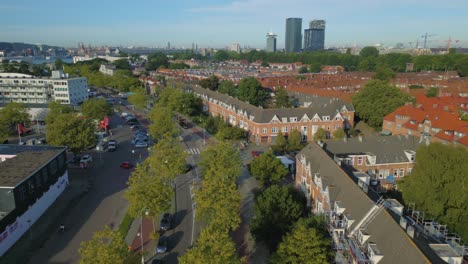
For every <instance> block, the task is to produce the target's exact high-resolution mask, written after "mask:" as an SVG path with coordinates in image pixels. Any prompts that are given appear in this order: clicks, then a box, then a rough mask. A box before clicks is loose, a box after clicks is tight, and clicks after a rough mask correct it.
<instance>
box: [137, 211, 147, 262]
mask: <svg viewBox="0 0 468 264" xmlns="http://www.w3.org/2000/svg"><path fill="white" fill-rule="evenodd" d="M143 211H144V212H145V215H149V211H148V209H146V208H143V209H141V212H140V214H141V224H140V241H141V264H145V254H144V253H143ZM137 235H138V234H137Z"/></svg>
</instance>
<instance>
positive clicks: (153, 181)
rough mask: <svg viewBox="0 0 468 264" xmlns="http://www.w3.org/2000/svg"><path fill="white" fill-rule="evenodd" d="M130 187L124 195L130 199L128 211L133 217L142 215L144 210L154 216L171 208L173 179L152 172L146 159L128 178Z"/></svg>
mask: <svg viewBox="0 0 468 264" xmlns="http://www.w3.org/2000/svg"><path fill="white" fill-rule="evenodd" d="M127 184H128V189H127V190H126V191H125V193H124V197H125V198H126V199H127V200H128V203H129V207H128V213H129V214H130V215H131V216H133V217H141V213H142V212H143V211H145V210H146V211H147V212H148V215H150V216H152V217H153V218H155V217H159V215H160V214H161V213H163V212H165V211H168V210H169V209H170V208H171V201H172V197H173V195H174V190H173V188H172V186H171V181H170V180H169V179H168V178H166V177H160V176H159V175H155V174H153V173H150V165H149V163H148V162H146V161H144V162H143V163H141V164H138V165H137V167H136V169H135V170H134V171H133V172H132V174H131V175H130V177H129V178H128V182H127Z"/></svg>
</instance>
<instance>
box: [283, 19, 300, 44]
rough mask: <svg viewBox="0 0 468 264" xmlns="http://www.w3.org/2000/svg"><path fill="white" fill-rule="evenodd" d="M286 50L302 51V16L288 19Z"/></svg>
mask: <svg viewBox="0 0 468 264" xmlns="http://www.w3.org/2000/svg"><path fill="white" fill-rule="evenodd" d="M284 46H285V50H286V52H300V51H301V47H302V18H288V19H286V35H285V45H284Z"/></svg>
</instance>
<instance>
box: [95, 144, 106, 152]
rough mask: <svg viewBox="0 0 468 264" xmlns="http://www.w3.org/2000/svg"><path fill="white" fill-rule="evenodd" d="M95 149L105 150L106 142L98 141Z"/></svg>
mask: <svg viewBox="0 0 468 264" xmlns="http://www.w3.org/2000/svg"><path fill="white" fill-rule="evenodd" d="M96 150H97V151H106V150H107V144H106V143H105V142H99V143H98V144H97V145H96Z"/></svg>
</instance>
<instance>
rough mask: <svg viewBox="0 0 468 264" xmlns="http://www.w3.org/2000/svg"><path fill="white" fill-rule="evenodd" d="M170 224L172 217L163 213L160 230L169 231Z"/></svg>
mask: <svg viewBox="0 0 468 264" xmlns="http://www.w3.org/2000/svg"><path fill="white" fill-rule="evenodd" d="M171 223H172V216H171V214H170V213H165V214H164V215H163V218H162V219H161V225H160V227H161V230H163V231H166V230H169V229H171V226H172V225H171Z"/></svg>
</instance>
